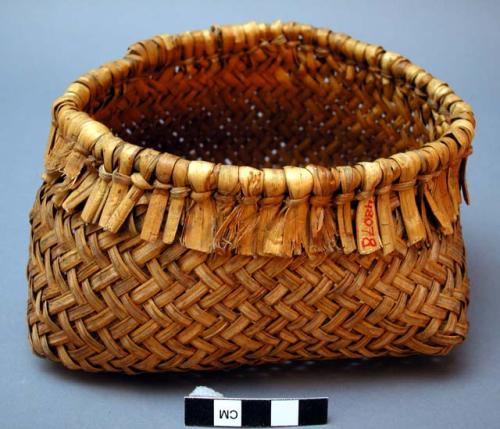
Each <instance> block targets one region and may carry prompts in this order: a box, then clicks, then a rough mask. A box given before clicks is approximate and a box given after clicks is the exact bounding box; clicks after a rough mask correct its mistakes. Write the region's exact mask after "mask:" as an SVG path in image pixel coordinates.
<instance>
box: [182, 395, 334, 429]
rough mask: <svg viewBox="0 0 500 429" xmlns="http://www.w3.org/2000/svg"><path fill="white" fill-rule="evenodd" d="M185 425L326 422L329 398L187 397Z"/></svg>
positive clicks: (214, 425) (211, 425)
mask: <svg viewBox="0 0 500 429" xmlns="http://www.w3.org/2000/svg"><path fill="white" fill-rule="evenodd" d="M184 407H185V410H184V413H185V424H186V426H205V427H279V426H308V425H324V424H326V423H327V421H328V398H307V399H239V398H207V397H198V396H193V397H189V396H188V397H186V398H185V400H184Z"/></svg>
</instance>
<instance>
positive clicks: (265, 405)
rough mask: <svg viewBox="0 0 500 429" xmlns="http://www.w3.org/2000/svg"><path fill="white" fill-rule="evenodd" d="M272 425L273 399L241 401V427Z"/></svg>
mask: <svg viewBox="0 0 500 429" xmlns="http://www.w3.org/2000/svg"><path fill="white" fill-rule="evenodd" d="M252 426H253V427H261V428H262V427H264V428H265V427H270V426H271V401H262V400H260V399H243V400H242V401H241V427H252Z"/></svg>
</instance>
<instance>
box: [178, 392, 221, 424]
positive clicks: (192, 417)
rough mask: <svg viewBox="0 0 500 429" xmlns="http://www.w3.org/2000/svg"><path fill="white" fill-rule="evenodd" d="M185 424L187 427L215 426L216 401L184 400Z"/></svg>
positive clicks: (203, 399) (201, 399)
mask: <svg viewBox="0 0 500 429" xmlns="http://www.w3.org/2000/svg"><path fill="white" fill-rule="evenodd" d="M184 424H185V425H186V426H213V425H214V400H213V399H205V398H184Z"/></svg>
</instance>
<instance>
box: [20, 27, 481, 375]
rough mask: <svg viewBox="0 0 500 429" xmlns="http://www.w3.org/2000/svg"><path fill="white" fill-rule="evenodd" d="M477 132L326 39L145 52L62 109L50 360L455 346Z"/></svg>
mask: <svg viewBox="0 0 500 429" xmlns="http://www.w3.org/2000/svg"><path fill="white" fill-rule="evenodd" d="M474 127H475V122H474V117H473V113H472V111H471V108H470V106H469V105H468V104H466V103H465V102H463V101H462V100H461V99H460V98H459V97H458V96H457V95H456V94H455V93H454V92H453V90H452V89H451V88H450V87H449V86H448V85H447V84H446V83H444V82H442V81H440V80H437V79H435V78H433V77H432V76H431V75H430V74H429V73H427V72H426V71H424V70H423V69H422V68H420V67H418V66H416V65H414V64H412V63H411V62H410V61H409V60H407V59H406V58H404V57H402V56H400V55H399V54H395V53H392V52H387V51H385V50H384V49H383V48H382V47H380V46H375V45H370V44H366V43H363V42H360V41H357V40H355V39H352V38H351V37H349V36H347V35H345V34H341V33H335V32H332V31H330V30H326V29H316V28H313V27H310V26H307V25H301V24H296V23H288V24H282V23H281V22H276V23H273V24H272V25H266V24H257V23H253V22H252V23H248V24H245V25H237V26H224V27H212V28H211V29H209V30H206V31H195V32H188V33H182V34H178V35H175V36H170V35H161V36H157V37H154V38H153V39H150V40H145V41H142V42H139V43H137V44H134V45H133V46H131V47H130V48H129V49H128V51H127V53H126V55H125V57H124V58H123V59H120V60H118V61H114V62H111V63H109V64H106V65H103V66H102V67H99V68H98V69H95V70H92V71H90V72H89V73H87V74H85V75H83V76H82V77H80V78H79V79H78V80H77V81H75V82H74V83H72V84H71V85H70V86H69V87H68V89H67V90H66V92H65V93H64V95H63V96H62V97H60V98H59V99H57V100H56V101H55V103H54V105H53V121H52V127H51V131H50V136H49V141H48V148H47V152H46V159H45V173H44V176H43V180H44V182H43V185H42V186H41V188H40V190H39V192H38V195H37V197H36V201H35V204H34V207H33V210H32V212H31V225H32V240H31V247H30V258H29V267H28V277H29V304H28V324H29V329H30V341H31V344H32V347H33V350H34V351H35V352H36V353H37V354H38V355H42V356H45V357H47V358H49V359H51V360H54V361H59V362H61V363H62V364H63V365H65V366H66V367H68V368H72V369H83V370H86V371H102V370H104V371H124V372H127V373H134V372H140V371H166V370H189V369H195V370H202V369H214V368H224V367H232V366H236V365H241V364H261V363H266V362H281V361H287V360H295V359H306V360H307V359H334V358H341V357H349V358H355V357H375V356H384V355H391V356H405V355H408V354H413V353H423V354H428V355H443V354H446V353H448V352H449V351H450V350H451V349H452V348H453V347H454V346H455V345H456V344H459V343H460V342H461V341H462V340H463V339H464V338H465V336H466V334H467V329H468V323H467V317H466V310H467V303H468V279H467V274H466V267H465V260H464V247H463V242H462V234H461V230H460V223H459V217H460V216H459V206H460V202H461V198H462V195H463V196H464V198H465V199H467V191H466V185H465V179H464V177H465V162H466V158H467V156H468V155H469V154H470V153H471V141H472V138H473V134H474Z"/></svg>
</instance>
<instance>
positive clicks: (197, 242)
mask: <svg viewBox="0 0 500 429" xmlns="http://www.w3.org/2000/svg"><path fill="white" fill-rule="evenodd" d="M135 152H136V150H135V149H134V147H133V146H129V147H124V148H123V149H122V150H121V151H120V158H121V164H120V168H119V169H118V170H117V171H111V168H112V166H111V165H105V164H101V165H100V166H99V168H96V166H95V165H94V164H93V163H92V162H91V159H90V158H89V157H87V158H84V159H83V161H81V166H80V168H78V169H77V170H79V173H78V175H77V176H76V177H70V176H68V175H65V174H64V173H61V172H60V173H59V177H60V178H62V179H63V180H62V181H60V182H59V183H54V182H52V183H53V184H52V192H51V198H52V200H53V202H54V204H55V205H57V206H58V207H61V206H62V207H63V209H64V210H65V211H67V212H70V213H71V212H75V211H77V210H82V213H81V217H82V220H83V221H84V222H86V223H88V224H100V225H101V226H102V228H103V229H105V230H109V231H118V228H126V227H127V225H128V221H127V219H129V217H130V216H134V208H135V207H137V206H138V205H139V203H140V204H142V205H144V204H146V207H145V210H144V211H143V212H144V213H146V216H147V213H148V212H149V211H150V210H151V212H150V216H153V215H154V218H155V221H154V222H153V224H154V225H153V226H154V227H153V228H152V229H151V228H150V227H149V228H150V230H148V231H146V234H144V235H143V236H141V238H142V239H143V240H145V241H154V240H159V239H160V240H162V241H164V242H165V243H167V244H168V243H172V242H173V241H174V239H179V240H180V242H181V243H182V244H183V245H184V246H186V247H188V248H190V249H195V250H199V251H202V252H212V251H221V252H223V251H229V250H231V251H234V252H236V253H238V254H242V255H260V256H285V257H290V256H293V255H299V254H302V253H307V254H311V255H314V254H324V253H331V252H334V251H338V250H339V248H341V249H342V251H343V252H344V253H351V252H353V251H356V250H357V251H359V252H360V253H365V254H366V253H372V252H374V251H378V250H379V249H380V248H382V249H383V251H384V254H388V253H391V252H392V251H394V250H395V249H401V246H399V245H398V246H396V243H397V242H398V241H399V242H404V241H406V242H409V243H416V242H419V241H423V240H425V239H428V238H429V237H428V236H429V234H430V230H431V228H430V223H433V225H435V226H436V227H438V228H439V229H440V231H441V233H443V234H446V235H448V234H451V233H452V232H453V231H454V229H455V227H456V222H457V221H458V209H459V207H458V204H459V203H460V195H458V193H459V191H460V190H461V189H463V187H464V183H465V182H464V177H463V175H464V173H463V170H464V168H463V162H464V159H461V160H459V161H458V163H456V164H454V165H453V166H451V167H449V168H447V169H444V170H439V169H435V168H436V167H435V166H432V165H429V166H428V169H429V170H430V172H429V173H422V174H420V175H419V176H418V177H417V178H416V179H414V178H413V177H415V176H414V175H413V173H414V172H413V171H410V170H409V167H408V166H407V165H406V164H410V160H409V157H408V155H396V156H394V157H393V158H392V159H389V160H385V161H384V162H383V163H380V167H381V171H383V177H384V178H389V179H390V175H389V174H388V172H389V171H391V167H390V166H391V163H397V164H399V165H400V167H401V169H402V170H403V171H404V173H403V174H402V175H401V176H400V177H399V179H398V180H397V181H396V182H394V183H389V182H387V183H386V182H385V181H384V182H380V183H378V184H376V185H375V182H376V178H375V176H376V170H373V171H374V173H373V174H375V176H373V177H374V178H373V180H372V179H370V180H372V182H373V183H370V181H369V180H368V179H369V178H368V176H366V174H365V175H364V176H366V177H365V179H364V180H365V182H364V183H363V184H362V183H361V176H362V175H361V174H360V171H361V170H359V169H358V170H356V169H343V168H338V169H326V168H324V167H317V166H308V167H307V169H304V168H298V167H285V168H284V169H282V170H273V169H263V170H258V169H254V168H251V167H235V166H214V165H213V164H211V163H205V162H203V161H195V162H188V161H185V160H181V159H179V160H178V161H177V160H176V159H169V158H166V159H165V160H162V162H164V163H166V164H168V165H170V167H171V168H170V169H169V172H168V175H167V176H166V177H161V179H162V180H161V181H159V180H158V179H155V180H154V181H152V182H153V183H151V180H149V181H148V180H146V178H149V176H150V175H151V172H152V171H153V167H154V165H155V159H156V158H155V156H153V155H152V156H151V157H149V156H143V157H142V158H141V159H142V162H141V165H140V166H139V167H140V170H141V171H142V173H140V172H139V173H138V172H133V162H132V160H133V159H134V157H135V155H136V153H135ZM73 153H74V152H73ZM174 164H175V165H176V170H175V171H176V174H178V173H177V172H179V171H180V172H183V171H184V172H185V176H184V175H183V177H185V180H184V179H183V180H180V179H179V177H177V178H176V177H175V175H174V176H172V179H173V183H172V184H170V183H169V181H170V178H171V177H170V173H171V172H172V170H173V165H174ZM370 165H371V164H366V166H370ZM177 166H178V167H177ZM347 172H351V174H353V175H352V176H348V175H346V173H347ZM221 175H222V176H224V178H223V177H222V176H221ZM364 176H363V177H364ZM412 176H413V177H412ZM455 176H456V177H455ZM366 180H368V182H367V181H366ZM223 183H225V186H222V184H223ZM353 184H354V185H355V186H354V187H353ZM372 188H374V189H372ZM286 190H288V192H286ZM417 191H418V192H417ZM389 192H391V193H392V195H393V197H391V198H392V200H391V198H390V194H389ZM177 194H179V195H177ZM155 195H156V198H153V196H155ZM158 199H161V201H160V203H161V204H160V205H159V206H158V204H159V203H158V201H157V200H158ZM395 199H397V201H398V204H397V206H394V205H393V203H392V202H391V201H395ZM158 207H159V208H158ZM151 213H153V214H151ZM184 213H185V215H184ZM396 215H397V216H401V218H402V220H403V228H404V232H403V233H401V231H400V232H398V233H397V232H396V228H395V222H396V220H395V219H396ZM366 216H368V217H369V218H372V219H373V221H374V222H376V225H373V229H371V230H368V232H367V230H366V229H363V228H365V227H367V226H368V227H370V224H369V223H367V222H366ZM174 218H175V219H174ZM368 220H369V219H368ZM146 224H147V223H146ZM365 224H366V225H365ZM139 225H140V223H139ZM167 230H168V231H169V233H168V237H165V231H167ZM370 231H371V232H370ZM141 232H142V231H141ZM360 234H361V235H360ZM367 234H371V235H372V237H373V240H371V241H372V242H373V243H374V244H373V246H369V247H366V245H365V246H363V243H364V242H369V241H370V240H368V238H371V237H370V235H367ZM360 246H362V247H363V248H360Z"/></svg>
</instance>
